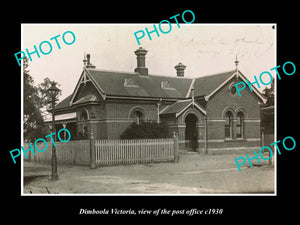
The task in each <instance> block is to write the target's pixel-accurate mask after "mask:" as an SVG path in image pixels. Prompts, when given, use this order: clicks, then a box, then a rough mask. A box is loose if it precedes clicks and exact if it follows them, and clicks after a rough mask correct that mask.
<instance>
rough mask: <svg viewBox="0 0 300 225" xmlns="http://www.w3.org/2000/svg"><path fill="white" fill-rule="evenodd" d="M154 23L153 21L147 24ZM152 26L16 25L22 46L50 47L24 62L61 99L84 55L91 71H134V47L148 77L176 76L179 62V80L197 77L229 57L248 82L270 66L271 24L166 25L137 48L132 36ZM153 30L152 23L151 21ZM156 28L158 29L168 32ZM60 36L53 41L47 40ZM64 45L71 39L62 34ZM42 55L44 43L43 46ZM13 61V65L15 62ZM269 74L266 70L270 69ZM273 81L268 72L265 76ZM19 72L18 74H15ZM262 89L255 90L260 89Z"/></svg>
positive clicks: (218, 68)
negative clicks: (52, 84)
mask: <svg viewBox="0 0 300 225" xmlns="http://www.w3.org/2000/svg"><path fill="white" fill-rule="evenodd" d="M153 24H154V23H153ZM153 24H22V45H21V46H22V47H21V50H20V51H24V52H25V49H28V51H29V52H32V51H34V47H33V46H34V45H35V46H36V47H37V48H38V47H39V44H40V43H41V42H42V41H49V42H50V43H51V44H52V52H51V53H50V54H48V55H43V54H41V53H40V58H38V57H37V55H36V54H33V55H32V56H31V57H32V61H29V67H28V69H29V71H30V72H29V74H30V75H31V76H32V77H33V79H34V84H35V85H38V84H39V83H41V82H43V80H44V78H46V77H49V78H50V80H55V81H57V82H58V83H59V84H61V86H60V88H61V89H62V96H60V98H59V100H60V101H61V100H63V99H64V98H65V97H67V96H68V95H70V94H72V92H73V90H74V88H75V86H76V84H77V82H78V80H79V77H80V75H81V72H82V68H83V61H82V60H83V57H84V54H85V53H86V54H88V53H89V54H90V55H91V63H92V64H93V65H95V66H96V69H103V70H114V71H126V72H134V69H135V68H136V56H135V54H134V51H135V50H136V49H138V48H139V47H143V48H145V49H146V50H148V52H147V55H146V67H147V68H148V70H149V74H153V75H165V76H176V70H175V68H174V66H175V65H177V64H178V63H179V62H181V63H183V64H184V65H186V69H185V72H184V73H185V77H191V78H193V77H201V76H207V75H211V74H215V73H221V72H226V71H230V70H234V69H235V64H234V61H235V58H236V56H237V58H238V60H239V65H238V68H239V70H240V71H241V72H242V73H243V74H244V75H245V76H246V77H247V78H248V79H249V80H250V81H254V77H253V76H254V75H256V76H257V77H259V75H260V73H261V72H263V71H270V69H271V68H273V67H275V66H276V28H275V29H273V28H272V26H273V25H274V24H196V23H192V24H184V23H183V24H180V28H178V27H177V25H176V23H175V24H172V29H171V31H170V32H169V33H167V34H163V33H161V32H160V33H159V34H160V36H159V37H158V36H157V35H156V33H152V34H151V37H152V40H149V38H148V37H147V35H145V37H144V38H142V39H140V42H141V45H138V43H137V41H136V39H135V36H134V33H135V32H137V31H139V30H143V31H144V32H145V27H147V28H148V29H149V30H150V31H151V29H153ZM156 26H157V27H158V24H157V23H156ZM166 26H167V27H162V29H163V30H168V25H166ZM66 31H72V32H73V33H74V35H75V37H76V40H75V42H74V43H73V44H71V45H66V44H65V43H64V42H63V40H62V35H63V34H64V33H65V32H66ZM57 35H60V37H59V38H57V40H58V41H59V43H60V47H61V49H58V48H57V45H56V43H55V40H50V38H52V37H55V36H57ZM65 37H66V40H67V42H69V41H72V38H71V36H70V35H66V36H65ZM43 47H44V51H47V45H43ZM16 63H17V62H16ZM270 72H271V71H270ZM271 73H272V74H273V76H274V77H275V73H274V71H272V72H271ZM21 74H22V73H21ZM263 88H264V87H263V86H262V88H261V89H260V91H262V90H263Z"/></svg>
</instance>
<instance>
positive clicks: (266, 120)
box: [261, 81, 274, 133]
mask: <svg viewBox="0 0 300 225" xmlns="http://www.w3.org/2000/svg"><path fill="white" fill-rule="evenodd" d="M263 94H264V96H265V97H266V98H267V102H266V104H265V105H264V106H263V107H262V108H261V126H262V128H263V130H264V133H273V132H274V81H273V82H272V83H271V87H270V88H265V89H264V90H263Z"/></svg>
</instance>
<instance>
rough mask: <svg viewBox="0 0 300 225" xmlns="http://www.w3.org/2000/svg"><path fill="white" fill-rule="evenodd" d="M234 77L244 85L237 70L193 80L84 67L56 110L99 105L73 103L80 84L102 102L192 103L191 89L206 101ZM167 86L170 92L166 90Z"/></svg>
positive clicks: (180, 104) (91, 99) (85, 100)
mask: <svg viewBox="0 0 300 225" xmlns="http://www.w3.org/2000/svg"><path fill="white" fill-rule="evenodd" d="M235 76H236V77H240V78H241V79H242V80H243V81H244V82H245V83H246V77H245V76H244V75H243V74H242V73H241V72H240V71H236V70H234V71H228V72H224V73H218V74H213V75H209V76H204V77H199V78H195V79H192V78H185V77H176V76H159V75H144V76H141V75H139V74H138V73H130V72H116V71H105V70H98V69H94V68H86V67H85V68H84V69H83V72H82V74H81V77H80V79H79V82H78V83H77V85H76V88H75V90H74V92H73V94H72V95H70V96H68V97H67V98H66V99H64V100H63V101H61V102H60V103H58V104H57V106H56V109H67V108H68V107H71V106H72V105H73V104H76V103H84V102H92V101H95V102H96V101H98V100H99V99H98V97H97V96H96V95H89V96H84V97H82V98H80V99H77V100H76V99H75V96H77V92H78V90H79V89H80V86H81V84H82V83H84V84H86V82H91V83H92V84H93V85H94V86H95V88H96V90H97V91H96V92H98V93H99V94H100V95H99V97H100V96H101V97H102V98H103V99H106V98H143V99H150V98H152V99H160V98H162V99H168V100H174V101H177V100H184V99H191V97H192V96H191V94H192V93H191V89H192V88H194V97H203V98H205V100H206V101H209V99H210V98H211V97H212V96H213V95H214V94H215V93H217V91H218V90H219V89H221V88H222V87H223V86H224V85H225V84H226V83H227V82H229V81H230V80H231V79H232V78H233V77H235ZM166 86H167V87H169V88H166ZM170 87H172V88H170ZM252 89H253V92H254V94H256V95H257V96H258V98H259V99H260V100H261V101H262V102H265V98H264V97H263V95H262V94H261V93H260V92H259V91H258V90H257V89H256V88H255V87H254V86H252ZM101 97H100V98H101ZM182 105H184V102H176V104H175V105H172V107H170V108H169V109H168V110H171V111H172V110H174V109H175V108H177V107H178V108H181V106H182ZM200 108H201V107H200ZM166 112H167V111H166ZM177 112H178V111H177Z"/></svg>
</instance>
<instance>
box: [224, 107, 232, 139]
mask: <svg viewBox="0 0 300 225" xmlns="http://www.w3.org/2000/svg"><path fill="white" fill-rule="evenodd" d="M232 126H233V115H232V113H231V112H229V111H228V112H226V114H225V138H227V139H232V133H233V132H232V128H233V127H232Z"/></svg>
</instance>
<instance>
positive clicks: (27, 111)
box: [23, 57, 61, 142]
mask: <svg viewBox="0 0 300 225" xmlns="http://www.w3.org/2000/svg"><path fill="white" fill-rule="evenodd" d="M23 76H24V86H23V89H24V95H23V97H24V98H23V103H24V104H23V106H24V140H25V141H27V142H33V141H35V140H36V139H37V138H44V137H45V136H46V135H48V134H49V129H48V127H47V126H46V125H45V124H44V118H43V117H44V116H45V113H46V110H47V107H49V105H50V103H49V100H50V98H49V96H48V94H47V91H46V90H47V89H48V88H49V87H50V83H51V81H50V79H49V78H45V79H44V82H43V83H41V84H39V85H38V86H37V87H36V86H34V80H33V78H32V77H31V76H30V75H29V70H28V58H27V57H25V58H24V60H23ZM55 83H56V84H57V82H55ZM60 94H61V90H60Z"/></svg>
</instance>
